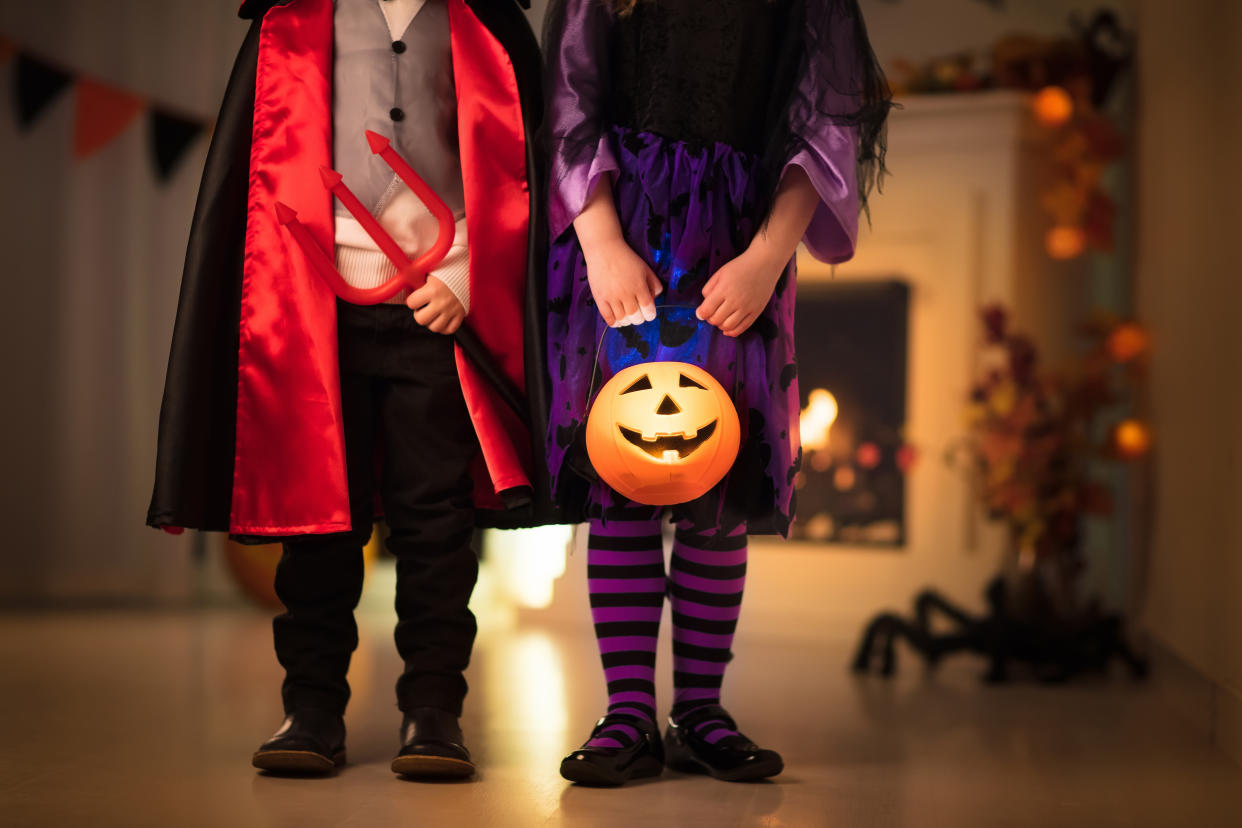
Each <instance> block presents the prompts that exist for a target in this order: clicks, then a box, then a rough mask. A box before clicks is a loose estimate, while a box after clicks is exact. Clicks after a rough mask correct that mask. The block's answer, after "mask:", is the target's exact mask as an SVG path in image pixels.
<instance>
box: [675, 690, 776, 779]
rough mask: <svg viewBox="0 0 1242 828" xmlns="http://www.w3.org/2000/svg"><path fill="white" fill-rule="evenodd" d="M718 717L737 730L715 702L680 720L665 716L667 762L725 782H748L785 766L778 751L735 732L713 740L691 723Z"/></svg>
mask: <svg viewBox="0 0 1242 828" xmlns="http://www.w3.org/2000/svg"><path fill="white" fill-rule="evenodd" d="M711 719H719V720H721V721H723V722H724V723H725V724H726V725H728V727H729V729H730V730H737V725H736V724H735V723H734V721H733V718H732V717H731V716H730V715H729V714H728V713H727V712H726V711H725V709H724V708H723V707H721V706H720V705H718V704H713V705H707V706H704V707H699V708H696V709H694V710H692V711H690V712H689V713H687V714H686V715H685V716H683V717H682V719H681V721H679V722H675V721H673V720H672V719H671V718H670V719H669V720H668V730H667V731H665V733H664V752H665V754H666V755H667V757H668V760H667V764H668V766H669V767H670V768H673V769H674V770H679V771H682V772H683V773H706V774H710V775H711V776H714V777H715V778H717V779H723V780H725V781H726V782H748V781H752V780H755V779H766V778H768V777H769V776H776V775H777V774H778V773H780V772H781V771H783V770H784V769H785V763H784V761H782V760H781V755H780V754H779V753H777V752H776V751H774V750H764V749H762V748H760V747H759V746H757V745H756V744H755V743H754V742H752V741H751V740H750V739H748V738H746V737H745V736H743V735H742V734H741V733H738V734H737V735H736V736H726V737H725V738H723V739H721V740H720V741H719V742H716V743H715V744H713V743H711V742H707V741H705V740H704V739H703V737H702V736H700V735H699V734H698V733H696V732H695V730H694V728H695V725H697V724H699V723H701V722H706V721H709V720H711Z"/></svg>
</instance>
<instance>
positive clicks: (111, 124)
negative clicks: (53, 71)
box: [73, 78, 145, 159]
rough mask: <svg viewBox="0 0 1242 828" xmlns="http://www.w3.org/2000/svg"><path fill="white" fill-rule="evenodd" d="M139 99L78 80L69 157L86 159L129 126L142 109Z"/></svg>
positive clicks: (100, 84)
mask: <svg viewBox="0 0 1242 828" xmlns="http://www.w3.org/2000/svg"><path fill="white" fill-rule="evenodd" d="M144 103H145V101H143V99H142V98H139V97H138V96H136V95H131V94H129V93H128V92H123V91H121V90H120V89H117V88H115V87H112V86H106V85H105V84H102V83H99V82H98V81H93V80H91V79H90V78H82V79H80V80H79V81H78V100H77V122H76V124H75V125H74V135H73V155H74V157H75V158H78V159H82V158H88V157H90V156H91V155H93V154H94V153H95V152H97V151H99V150H100V149H102V148H103V147H104V146H106V145H107V144H108V143H109V142H110V141H112V139H114V138H116V136H117V135H119V134H120V133H121V130H123V129H125V127H127V126H129V122H130V121H132V120H134V118H136V117H137V116H138V113H139V112H140V111H141V110H142V107H143V104H144Z"/></svg>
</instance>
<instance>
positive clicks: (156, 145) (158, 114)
mask: <svg viewBox="0 0 1242 828" xmlns="http://www.w3.org/2000/svg"><path fill="white" fill-rule="evenodd" d="M206 128H207V125H206V124H204V123H203V122H202V121H195V120H191V119H189V118H185V117H183V116H181V115H174V114H173V113H171V112H168V111H167V110H163V109H159V108H158V107H157V108H154V109H152V110H151V155H152V158H153V160H154V161H155V172H156V175H158V176H159V179H160V181H167V180H168V179H169V178H170V177H171V176H172V174H173V172H174V171H175V170H176V169H177V165H178V164H179V163H180V162H181V158H182V157H183V156H184V155H185V152H186V150H188V149H189V148H190V144H192V143H194V139H195V138H197V137H198V135H199V133H201V132H202V131H203V130H205V129H206Z"/></svg>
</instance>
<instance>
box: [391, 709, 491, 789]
mask: <svg viewBox="0 0 1242 828" xmlns="http://www.w3.org/2000/svg"><path fill="white" fill-rule="evenodd" d="M463 741H464V740H463V739H462V736H461V727H460V726H459V725H458V724H457V717H456V716H454V715H453V714H452V713H450V712H448V711H447V710H439V709H437V708H434V707H416V708H414V709H413V710H412V711H410V712H409V713H407V714H406V716H405V719H404V720H403V721H402V722H401V751H400V752H399V753H398V754H397V758H396V759H393V760H392V772H393V773H398V774H401V775H402V776H417V777H422V778H435V779H460V778H463V777H466V776H470V775H471V774H472V773H474V763H473V762H471V761H470V751H468V750H466V746H465V745H464V744H463Z"/></svg>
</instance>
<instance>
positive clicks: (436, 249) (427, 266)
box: [276, 129, 530, 425]
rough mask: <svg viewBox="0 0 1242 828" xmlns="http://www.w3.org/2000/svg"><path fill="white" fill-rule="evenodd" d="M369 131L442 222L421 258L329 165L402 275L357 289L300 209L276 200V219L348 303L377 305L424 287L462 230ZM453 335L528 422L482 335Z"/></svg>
mask: <svg viewBox="0 0 1242 828" xmlns="http://www.w3.org/2000/svg"><path fill="white" fill-rule="evenodd" d="M366 135H367V143H368V144H369V145H370V147H371V152H372V153H374V154H376V155H378V156H379V157H380V158H383V159H384V161H385V162H387V164H388V166H389V167H391V168H392V171H393V172H395V173H396V174H397V177H398V178H400V179H401V180H402V181H404V182H405V184H406V186H408V187H409V188H410V189H411V190H412V191H413V192H414V194H415V195H416V196H418V197H419V198H420V199H421V200H422V202H423V203H424V204H425V205H427V209H429V210H430V211H431V214H432V215H433V216H435V218H436V222H437V224H438V225H439V232H438V233H437V235H436V240H435V243H434V244H432V245H431V247H430V248H429V249H428V250H427V252H425V253H423V254H422V255H421V256H419V257H418V258H417V259H413V260H411V259H410V258H409V256H407V255H406V254H405V251H403V250H402V249H401V247H400V246H399V245H398V244H397V242H396V241H395V240H394V239H393V237H392V236H390V235H389V234H388V231H387V230H385V229H384V228H383V227H381V226H380V223H379V222H378V221H376V220H375V216H373V215H371V211H370V210H368V209H367V208H366V207H364V206H363V204H362V202H361V201H359V200H358V197H357V196H356V195H354V194H353V192H352V191H351V190H350V189H349V187H347V186H346V185H345V182H344V180H343V179H342V177H341V174H340V173H338V172H337V171H336V170H333V169H329V168H328V167H320V168H319V174H320V176H321V177H322V179H323V186H324V188H325V189H327V190H328V191H330V192H331V193H332V194H333V195H335V196H336V197H337V198H339V199H340V200H341V203H342V204H344V205H345V209H346V210H348V211H349V213H350V215H352V216H353V217H354V218H355V219H357V220H358V223H359V224H361V225H362V227H363V229H364V230H366V232H367V235H369V236H370V237H371V239H372V240H374V242H375V243H376V244H377V245H379V249H380V250H381V251H383V253H384V255H385V256H387V257H388V260H389V261H390V262H392V263H393V265H394V266H395V267H396V268H397V274H396V275H395V276H394V277H393V278H391V279H389V280H388V281H387V282H385V283H384V284H382V285H379V286H378V287H373V288H358V287H354V286H353V285H351V284H349V283H348V282H346V281H345V279H344V278H343V277H342V276H341V274H340V272H339V271H338V270H337V269H336V266H335V265H334V264H333V263H332V259H331V258H329V256H328V254H327V253H326V252H325V251H324V249H323V248H322V247H320V246H319V245H318V244H316V243H315V239H314V238H313V237H312V236H311V234H310V231H309V230H307V229H306V225H304V224H302V222H300V221H299V220H298V214H297V211H296V210H294V209H293V208H292V207H290V206H289V205H287V204H285V203H284V202H280V201H278V202H276V219H277V220H278V221H279V222H280V223H281V224H282V225H284V226H285V227H287V228H288V229H289V233H290V235H292V236H293V239H294V241H296V242H297V243H298V247H300V248H301V249H302V252H303V253H304V254H305V255H306V258H307V261H309V262H310V264H311V267H312V268H313V269H314V271H315V272H316V273H318V274H319V277H320V278H321V279H323V281H324V283H325V284H327V286H328V287H329V288H331V289H332V292H333V293H335V294H336V295H337V296H339V297H340V298H341V299H343V300H345V301H346V302H350V303H352V304H355V305H376V304H379V303H380V302H383V301H386V300H388V299H391V298H392V297H393V296H395V295H396V294H397V293H398V292H400V291H401V290H404V289H405V288H407V287H409V288H413V289H415V290H417V289H418V288H420V287H422V286H423V285H424V284H426V282H427V274H428V273H429V272H430V271H431V270H432V269H433V268H434V267H435V266H436V265H438V264H439V263H440V262H442V261H444V257H445V256H446V255H448V251H449V248H450V247H452V245H453V237H454V235H455V233H456V229H457V223H456V220H455V219H454V218H453V211H452V210H451V209H449V206H448V205H447V204H445V203H444V199H442V198H440V196H439V195H437V194H436V191H435V190H433V189H431V187H430V186H428V185H427V182H426V181H423V179H422V177H420V176H419V174H418V173H416V172H414V168H413V167H411V166H410V165H409V164H408V163H407V162H406V160H405V159H404V158H402V157H401V156H400V155H398V154H397V151H396V150H394V149H393V148H392V144H391V142H389V140H388V139H387V138H385V137H384V136H383V135H380V134H379V133H376V132H372V131H371V130H369V129H368V130H367V131H366ZM453 338H454V339H455V340H456V341H457V344H458V345H460V346H461V349H462V352H463V353H465V355H466V356H467V357H468V358H469V359H470V361H471V362H473V363H474V364H475V367H477V368H478V369H479V371H480V372H481V373H482V374H483V375H484V376H485V377H487V379H488V381H489V382H491V384H492V386H493V387H494V388H495V389H496V391H497V393H499V394H500V396H501V397H502V398H503V399H504V401H505V402H506V403H507V404H508V405H509V407H510V408H511V409H513V413H514V414H516V415H517V416H518V417H519V418H520V419H521V420H522V422H524V423H526V424H527V425H529V424H530V415H529V413H528V412H527V410H526V405H525V403H524V401H523V399H522V394H521V392H519V391H518V390H517V388H516V386H514V385H513V383H512V382H511V381H510V380H509V378H508V377H507V376H505V375H504V374H503V373H502V372H501V371H500V369H499V368H498V367H497V366H496V364H495V363H494V362H493V361H492V359H491V355H490V354H489V353H488V352H487V349H486V348H485V347H484V346H483V343H482V342H481V341H480V340H479V337H478V334H476V333H475V332H474V331H473V330H471V329H470V328H469V327H468V326H466V325H465V324H463V325H462V326H461V327H459V328H458V329H457V331H456V332H455V333H454V334H453Z"/></svg>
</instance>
